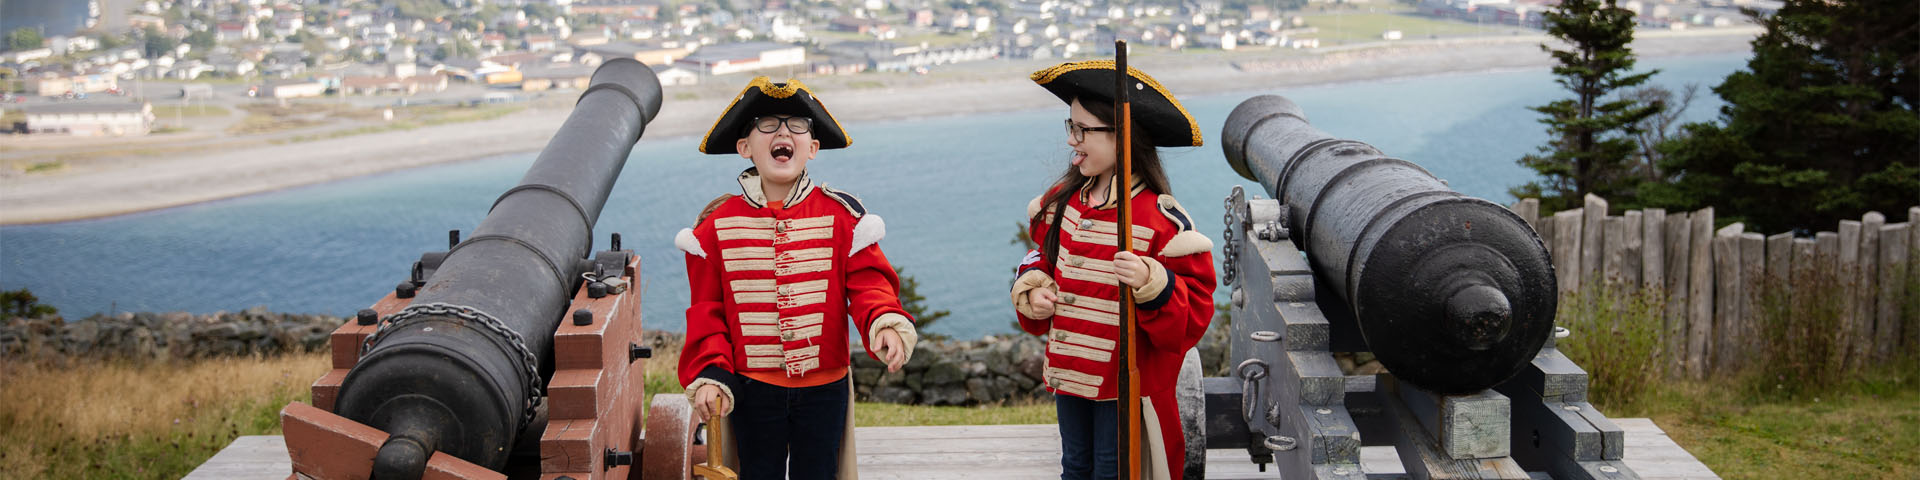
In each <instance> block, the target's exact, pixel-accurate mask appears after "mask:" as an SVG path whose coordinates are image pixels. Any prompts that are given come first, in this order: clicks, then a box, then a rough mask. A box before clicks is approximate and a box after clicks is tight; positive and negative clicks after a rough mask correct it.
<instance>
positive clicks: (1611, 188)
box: [1512, 0, 1662, 211]
mask: <svg viewBox="0 0 1920 480" xmlns="http://www.w3.org/2000/svg"><path fill="white" fill-rule="evenodd" d="M1546 21H1547V34H1549V35H1552V36H1553V37H1554V38H1557V39H1560V40H1562V41H1564V42H1566V44H1567V46H1568V47H1569V48H1568V49H1567V50H1555V49H1554V48H1553V47H1552V46H1549V45H1541V46H1540V49H1541V50H1545V51H1547V52H1548V53H1550V54H1552V55H1553V58H1554V60H1555V61H1556V62H1557V65H1555V66H1554V67H1553V74H1554V75H1555V76H1557V77H1559V78H1557V79H1555V80H1554V82H1555V83H1559V84H1560V85H1561V86H1563V87H1566V88H1567V90H1569V91H1571V92H1573V95H1574V96H1573V98H1569V99H1563V100H1558V101H1554V102H1553V103H1549V104H1546V105H1544V106H1539V107H1533V110H1534V111H1537V112H1540V113H1543V114H1546V116H1547V117H1546V118H1544V119H1541V120H1540V123H1544V124H1547V131H1548V132H1549V134H1550V135H1551V137H1552V140H1550V141H1549V142H1548V144H1547V145H1545V146H1542V147H1540V154H1538V155H1528V156H1526V157H1524V158H1521V159H1520V162H1519V163H1520V164H1521V165H1523V166H1526V167H1527V168H1531V169H1533V170H1534V171H1535V172H1539V173H1540V175H1541V176H1542V177H1545V178H1544V179H1542V180H1540V181H1535V182H1530V183H1528V184H1526V185H1522V186H1519V187H1515V188H1514V189H1513V190H1512V193H1513V194H1514V196H1517V197H1538V198H1540V208H1541V210H1542V211H1555V210H1563V209H1566V208H1570V207H1573V206H1578V205H1579V204H1580V203H1581V198H1582V197H1584V196H1585V195H1586V194H1589V193H1591V194H1596V195H1600V196H1603V197H1608V198H1610V199H1620V200H1627V199H1630V198H1631V197H1632V196H1633V193H1634V191H1633V187H1634V186H1636V185H1637V184H1638V183H1639V181H1638V178H1639V177H1638V176H1637V175H1636V174H1635V171H1636V168H1637V166H1638V162H1635V158H1636V157H1635V150H1636V148H1635V144H1634V135H1635V134H1637V133H1638V129H1639V127H1638V126H1637V125H1638V124H1639V123H1640V122H1641V121H1642V120H1644V119H1646V118H1647V117H1649V116H1652V115H1653V114H1655V113H1659V112H1660V111H1661V109H1662V105H1661V104H1660V103H1659V102H1654V103H1647V104H1643V103H1642V102H1640V101H1639V100H1637V99H1636V98H1634V97H1632V96H1626V95H1619V96H1615V95H1612V94H1613V93H1615V92H1616V91H1619V92H1624V91H1625V89H1629V88H1632V87H1634V86H1637V85H1640V84H1642V83H1645V82H1646V81H1647V79H1648V78H1649V77H1652V76H1653V74H1654V73H1657V72H1658V71H1657V70H1656V71H1649V72H1645V73H1631V70H1632V69H1633V64H1634V56H1633V50H1632V49H1629V48H1627V44H1629V43H1633V27H1634V20H1633V12H1631V11H1628V10H1626V9H1624V8H1619V7H1617V6H1615V5H1614V3H1613V2H1612V1H1611V0H1607V1H1605V3H1602V1H1601V0H1566V1H1564V2H1561V3H1560V6H1559V8H1557V9H1554V10H1550V11H1548V12H1547V13H1546ZM1609 97H1612V98H1609Z"/></svg>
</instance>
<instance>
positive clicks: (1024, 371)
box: [1020, 355, 1047, 382]
mask: <svg viewBox="0 0 1920 480" xmlns="http://www.w3.org/2000/svg"><path fill="white" fill-rule="evenodd" d="M1046 363H1047V359H1046V358H1045V357H1041V356H1039V355H1034V356H1030V357H1022V358H1021V359H1020V375H1021V376H1024V377H1027V378H1028V379H1031V380H1033V381H1035V382H1039V381H1042V380H1045V379H1046V376H1045V375H1046Z"/></svg>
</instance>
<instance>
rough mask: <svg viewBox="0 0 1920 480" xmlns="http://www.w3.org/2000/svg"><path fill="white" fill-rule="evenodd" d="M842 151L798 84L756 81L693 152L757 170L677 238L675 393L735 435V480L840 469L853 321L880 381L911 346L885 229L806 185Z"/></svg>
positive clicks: (855, 203) (835, 127)
mask: <svg viewBox="0 0 1920 480" xmlns="http://www.w3.org/2000/svg"><path fill="white" fill-rule="evenodd" d="M849 143H850V142H849V140H848V138H847V134H846V132H845V131H843V130H841V128H840V124H839V123H838V122H836V121H834V119H833V116H832V115H830V114H828V113H827V109H826V107H824V106H822V105H821V104H820V101H819V100H818V99H817V98H815V97H814V95H813V92H811V91H809V90H808V89H807V87H806V85H803V84H801V83H800V82H798V81H795V80H791V79H789V80H787V81H786V82H785V83H772V82H771V81H769V80H768V79H767V77H759V78H755V79H753V81H752V82H751V83H749V84H748V85H747V88H746V89H745V90H743V91H741V92H740V95H739V96H738V97H736V98H735V99H734V101H733V103H732V104H731V105H729V106H728V107H727V110H726V111H725V112H724V113H721V115H720V119H719V120H718V121H716V122H714V125H713V129H712V130H709V131H708V132H707V135H706V138H703V139H701V141H700V152H701V153H706V154H713V155H722V154H737V155H739V156H740V157H741V158H745V159H748V160H751V161H752V162H753V166H752V167H749V168H747V169H746V171H743V172H740V175H739V181H740V190H741V191H740V193H738V194H729V195H723V196H721V197H720V198H718V199H715V200H714V201H713V202H712V203H710V204H708V205H707V207H706V208H705V210H704V211H702V212H701V213H700V216H699V219H698V220H697V225H696V226H695V227H693V228H689V229H683V230H681V231H680V233H679V235H678V236H676V238H675V239H674V244H675V245H676V246H678V247H680V249H681V250H685V251H686V253H687V256H686V260H687V281H688V283H689V284H690V285H691V288H690V290H691V291H692V297H693V298H692V304H691V306H689V307H688V308H687V339H686V346H685V348H684V350H682V352H681V354H680V383H681V384H682V385H685V386H686V387H687V396H688V399H689V400H690V402H691V403H692V404H693V408H694V410H695V415H696V416H697V417H698V418H699V419H700V420H702V421H705V420H707V419H709V418H712V417H715V416H725V417H727V418H728V419H729V421H728V423H730V424H731V425H732V427H733V429H734V430H735V431H736V432H738V433H739V434H737V435H733V436H732V438H733V439H734V440H735V441H736V442H737V444H738V449H737V450H736V451H737V452H739V459H740V474H741V477H740V478H743V479H781V478H788V475H791V478H795V479H826V478H833V477H834V476H835V474H836V472H837V471H838V470H839V468H840V464H841V461H842V457H841V454H842V443H843V441H845V440H846V434H848V433H850V429H849V424H850V423H851V422H850V420H851V418H850V417H849V415H848V407H849V406H850V405H851V403H850V402H851V399H850V398H849V397H850V392H851V389H850V387H849V385H848V376H847V373H848V369H847V367H848V365H847V364H848V359H849V355H848V350H849V349H850V346H849V345H848V341H847V337H848V332H847V328H848V326H847V323H848V319H849V318H851V320H852V323H853V325H854V327H855V331H857V332H859V334H860V338H861V340H862V344H864V345H866V347H867V354H868V355H871V356H873V357H874V358H876V359H878V360H880V361H882V362H885V363H886V364H887V368H888V369H889V370H898V369H899V368H900V366H901V365H903V364H905V363H906V362H907V359H908V357H909V356H911V354H912V352H913V347H914V343H915V341H916V339H917V338H918V334H917V333H916V332H915V330H914V326H913V319H912V318H909V317H908V316H907V312H906V311H905V310H903V309H902V308H901V306H900V298H899V295H898V291H899V288H900V280H899V278H898V276H897V275H896V274H895V273H894V270H893V267H892V266H891V265H890V264H888V263H887V257H886V255H884V254H882V253H881V252H880V246H879V244H878V242H879V241H880V238H881V237H882V236H884V235H885V234H886V224H885V223H883V222H882V221H881V220H880V216H879V215H874V214H872V213H868V212H867V209H866V207H864V206H862V205H861V204H860V200H859V199H858V198H855V197H854V196H853V195H852V194H848V193H847V192H843V191H839V190H835V189H832V188H828V187H826V186H825V185H820V184H817V183H815V181H814V180H813V179H811V178H808V176H807V162H808V161H809V160H812V159H813V157H814V155H815V154H817V153H819V152H820V150H822V149H834V148H843V147H846V146H847V145H848V144H849ZM848 466H849V467H851V464H849V465H848Z"/></svg>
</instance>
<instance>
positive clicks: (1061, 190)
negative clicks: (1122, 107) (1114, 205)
mask: <svg viewBox="0 0 1920 480" xmlns="http://www.w3.org/2000/svg"><path fill="white" fill-rule="evenodd" d="M1074 100H1075V101H1078V102H1080V108H1085V109H1087V113H1091V114H1093V117H1094V118H1098V119H1100V121H1101V122H1105V123H1106V124H1108V125H1115V126H1117V125H1118V124H1117V123H1116V122H1115V120H1114V118H1115V114H1114V108H1113V103H1112V102H1107V101H1104V100H1101V99H1090V98H1084V97H1080V98H1075V99H1074ZM1116 134H1117V132H1116ZM1130 140H1131V141H1132V143H1133V173H1134V175H1135V177H1134V178H1138V179H1141V180H1143V181H1145V182H1146V184H1147V189H1148V190H1152V191H1153V192H1154V193H1159V194H1162V195H1170V194H1172V193H1173V189H1172V188H1171V186H1170V185H1168V184H1167V172H1166V170H1165V169H1162V168H1160V152H1159V151H1158V150H1155V149H1154V146H1153V140H1151V139H1149V138H1148V135H1144V134H1142V133H1141V132H1134V134H1133V138H1132V139H1130ZM1114 154H1116V155H1118V154H1119V152H1117V151H1116V152H1114ZM1115 160H1118V159H1115ZM1114 167H1115V168H1119V167H1120V165H1119V164H1118V163H1117V162H1116V163H1115V164H1114ZM1091 181H1093V177H1089V176H1086V175H1081V174H1080V168H1079V167H1077V166H1074V165H1072V164H1068V165H1067V171H1066V172H1063V173H1061V174H1060V179H1059V180H1056V181H1054V182H1053V183H1054V185H1055V189H1054V191H1053V193H1051V194H1048V195H1047V197H1046V198H1045V199H1043V200H1042V201H1041V202H1040V205H1041V208H1040V211H1038V212H1035V213H1034V214H1033V218H1030V219H1028V221H1029V222H1033V223H1039V222H1040V221H1041V218H1042V217H1043V216H1046V215H1047V210H1049V209H1051V210H1053V219H1052V220H1053V221H1051V222H1047V224H1048V225H1049V227H1048V228H1047V236H1046V238H1045V239H1044V240H1042V241H1041V244H1040V245H1041V250H1040V251H1041V252H1043V253H1044V254H1045V255H1046V259H1047V263H1053V262H1054V259H1055V257H1057V256H1058V255H1059V252H1060V217H1061V216H1062V215H1064V214H1065V213H1066V208H1067V200H1068V199H1071V198H1073V196H1074V195H1075V194H1078V193H1079V192H1080V189H1082V188H1086V186H1087V182H1091ZM1115 182H1116V183H1117V182H1118V179H1115ZM1108 188H1125V189H1131V188H1133V186H1132V185H1113V186H1111V187H1108ZM1123 198H1124V197H1123ZM1121 231H1126V229H1124V228H1123V229H1121Z"/></svg>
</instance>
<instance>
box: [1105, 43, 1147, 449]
mask: <svg viewBox="0 0 1920 480" xmlns="http://www.w3.org/2000/svg"><path fill="white" fill-rule="evenodd" d="M1113 55H1114V57H1113V58H1114V60H1113V72H1114V77H1115V79H1116V80H1115V81H1114V85H1113V107H1114V112H1115V116H1116V117H1117V118H1115V120H1119V122H1118V123H1119V124H1120V125H1119V127H1120V128H1119V130H1118V131H1116V132H1114V136H1113V137H1114V141H1115V142H1118V143H1119V147H1120V148H1119V151H1120V178H1119V179H1118V180H1116V181H1115V182H1114V185H1112V186H1111V187H1110V188H1118V189H1120V205H1119V208H1120V228H1119V232H1118V233H1119V235H1118V236H1119V237H1120V251H1122V252H1130V251H1133V142H1132V141H1131V140H1132V139H1133V103H1132V100H1130V99H1129V98H1128V95H1127V93H1128V92H1129V91H1131V89H1128V88H1127V86H1128V85H1129V84H1131V83H1133V77H1132V76H1131V75H1128V74H1127V71H1128V69H1127V41H1126V40H1119V39H1115V40H1114V41H1113ZM1133 308H1134V305H1133V289H1132V288H1130V287H1128V286H1127V284H1125V283H1120V364H1121V365H1122V368H1124V369H1125V371H1126V374H1125V375H1122V376H1120V388H1119V390H1120V393H1121V398H1120V402H1119V405H1116V407H1117V408H1116V409H1115V411H1114V413H1117V414H1119V416H1120V422H1119V423H1120V452H1119V453H1120V455H1119V457H1120V458H1119V460H1120V470H1119V471H1120V472H1121V473H1120V477H1121V478H1126V479H1128V480H1138V479H1139V478H1140V458H1141V457H1140V455H1141V452H1140V445H1141V444H1140V413H1139V405H1140V369H1139V368H1135V367H1134V361H1133V360H1134V348H1133V345H1134V342H1133V332H1134V331H1135V330H1134V313H1135V312H1134V309H1133Z"/></svg>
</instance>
